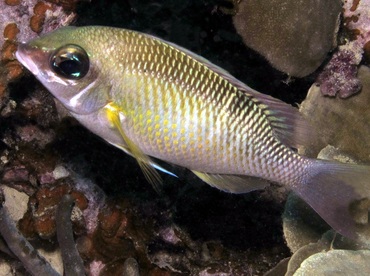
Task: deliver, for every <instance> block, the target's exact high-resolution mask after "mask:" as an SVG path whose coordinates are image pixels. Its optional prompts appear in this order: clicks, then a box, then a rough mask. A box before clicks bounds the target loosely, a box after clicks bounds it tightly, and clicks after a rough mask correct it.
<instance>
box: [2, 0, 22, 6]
mask: <svg viewBox="0 0 370 276" xmlns="http://www.w3.org/2000/svg"><path fill="white" fill-rule="evenodd" d="M20 3H21V0H5V4H7V5H8V6H17V5H19V4H20Z"/></svg>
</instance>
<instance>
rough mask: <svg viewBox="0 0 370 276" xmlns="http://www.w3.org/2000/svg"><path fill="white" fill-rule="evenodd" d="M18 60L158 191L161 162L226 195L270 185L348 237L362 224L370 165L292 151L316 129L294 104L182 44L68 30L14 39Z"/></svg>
mask: <svg viewBox="0 0 370 276" xmlns="http://www.w3.org/2000/svg"><path fill="white" fill-rule="evenodd" d="M16 57H17V59H18V61H19V62H21V63H22V64H23V65H24V66H25V67H26V68H27V69H28V70H29V71H30V72H31V73H32V74H33V75H34V76H35V77H36V78H37V79H38V80H39V81H40V82H41V83H42V84H43V85H44V86H45V87H46V88H47V89H48V90H49V91H50V93H51V94H52V95H54V97H55V98H56V99H58V100H59V101H60V102H61V103H62V104H63V105H64V106H65V107H66V108H67V109H68V110H69V112H70V113H71V115H72V116H73V117H75V118H76V119H77V120H78V121H79V122H80V123H81V124H82V125H83V126H85V127H86V128H88V129H89V130H90V131H91V132H93V133H95V134H96V135H98V136H100V137H102V138H103V139H104V140H106V141H107V142H108V143H110V144H112V145H114V146H115V147H117V148H119V149H121V150H123V151H125V152H126V153H127V154H129V155H131V156H132V157H134V158H135V159H136V160H137V162H138V164H139V166H140V167H141V169H142V171H143V172H144V174H145V176H146V178H147V179H148V181H149V182H150V183H152V184H153V186H154V187H155V188H156V189H160V185H161V181H162V180H161V176H160V174H159V173H158V170H159V171H163V172H167V173H169V174H172V175H174V174H173V173H171V172H170V170H169V169H166V168H164V166H163V165H161V164H160V162H167V163H169V164H173V165H175V166H180V167H183V168H186V169H189V170H191V171H192V172H193V173H194V174H195V175H196V176H198V177H199V178H200V179H202V180H203V181H204V182H206V183H208V184H209V185H211V186H213V187H215V188H218V189H220V190H223V191H225V192H229V193H247V192H250V191H254V190H259V189H263V188H265V187H266V185H268V184H267V183H269V182H274V183H278V184H280V185H283V186H286V187H288V188H289V189H291V190H292V191H293V192H295V193H296V194H297V195H298V196H300V197H301V198H302V199H303V200H304V201H305V202H307V203H308V204H309V205H310V206H311V207H312V208H313V209H314V210H315V211H316V212H317V213H318V214H319V215H320V216H321V217H322V218H323V219H324V220H325V221H326V222H327V223H328V224H329V225H330V226H331V227H332V228H333V229H334V230H335V231H337V232H338V233H340V234H342V235H344V236H346V237H349V238H351V239H360V238H361V237H362V236H361V235H362V234H363V232H364V229H369V223H368V212H369V210H368V207H363V206H369V205H366V204H364V202H368V200H369V199H370V167H369V166H366V165H349V164H342V163H337V162H332V161H325V160H319V159H313V158H308V157H305V156H302V155H299V154H298V153H297V150H296V149H297V148H298V147H299V146H300V145H305V144H307V143H310V141H312V140H311V139H314V138H315V131H313V130H312V128H311V127H310V126H309V124H308V123H307V121H306V120H305V119H304V118H302V116H301V115H300V113H299V111H298V110H297V108H295V107H293V106H291V105H289V104H286V103H284V102H282V101H280V100H278V99H275V98H273V97H270V96H268V95H265V94H262V93H259V92H258V91H256V90H254V89H252V88H251V87H249V86H248V85H246V84H244V83H242V82H241V81H239V80H237V79H236V78H235V77H233V76H232V75H231V74H230V73H228V72H227V71H226V70H223V69H222V68H220V67H219V66H217V65H215V64H213V63H211V62H210V61H208V60H207V59H205V58H203V57H201V56H199V55H197V54H195V53H192V52H191V51H189V50H187V49H185V48H183V47H181V46H178V45H176V44H174V43H171V42H167V41H165V40H163V39H161V38H158V37H155V36H152V35H149V34H144V33H141V32H137V31H133V30H127V29H121V28H113V27H104V26H83V27H72V26H69V27H64V28H61V29H58V30H56V31H54V32H51V33H49V34H46V35H44V36H42V37H40V38H36V39H34V40H31V41H29V42H26V43H21V44H20V45H19V46H18V50H17V52H16ZM266 180H267V181H266ZM358 212H361V215H362V216H361V218H362V219H361V220H360V219H358ZM364 217H365V219H363V218H364Z"/></svg>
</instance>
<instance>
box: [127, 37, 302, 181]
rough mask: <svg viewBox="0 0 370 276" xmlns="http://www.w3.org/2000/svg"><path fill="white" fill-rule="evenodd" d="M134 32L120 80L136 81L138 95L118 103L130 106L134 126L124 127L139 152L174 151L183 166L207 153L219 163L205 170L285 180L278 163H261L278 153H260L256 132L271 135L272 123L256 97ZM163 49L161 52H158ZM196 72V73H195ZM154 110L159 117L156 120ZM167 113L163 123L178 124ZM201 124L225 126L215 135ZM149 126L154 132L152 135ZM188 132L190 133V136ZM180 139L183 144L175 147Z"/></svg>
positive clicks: (204, 160)
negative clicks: (125, 74) (152, 64)
mask: <svg viewBox="0 0 370 276" xmlns="http://www.w3.org/2000/svg"><path fill="white" fill-rule="evenodd" d="M134 38H137V39H136V41H135V40H134V39H133V38H131V41H130V43H132V44H133V45H135V46H134V47H131V49H133V50H132V52H133V54H131V56H130V53H131V51H130V50H128V52H127V53H126V55H127V57H125V59H126V60H127V63H128V64H130V66H128V67H127V68H130V72H129V74H128V75H130V76H132V77H131V79H130V78H128V80H127V81H125V82H124V83H130V82H132V83H134V84H136V88H135V91H142V92H141V93H139V95H140V97H137V99H133V98H131V101H130V100H128V101H127V106H126V107H124V109H129V108H130V107H129V106H135V107H136V108H135V110H133V111H131V112H130V114H131V116H130V117H132V118H133V121H134V123H133V125H135V126H136V127H135V128H134V129H132V130H131V129H130V127H127V128H126V132H127V135H128V136H129V137H130V138H131V139H132V140H133V141H134V142H135V143H136V144H138V145H140V146H141V149H142V150H143V151H144V152H146V153H148V154H149V155H151V156H154V157H157V158H159V159H164V157H166V158H167V160H168V156H169V155H174V156H173V159H170V160H168V161H170V162H172V163H175V164H178V163H180V161H181V165H185V166H187V167H188V168H196V167H199V166H202V167H203V168H204V167H207V166H208V162H209V158H210V157H211V156H212V157H213V158H212V159H213V160H218V163H219V164H217V165H216V166H215V164H212V168H209V169H208V172H219V173H226V174H245V173H248V174H253V175H257V176H261V177H265V178H269V179H276V177H279V180H280V181H285V182H288V181H289V180H290V179H288V180H287V179H284V177H286V175H276V174H275V172H276V171H279V168H274V166H269V170H266V168H265V167H264V166H263V164H265V163H267V162H268V160H269V159H271V157H272V156H273V155H272V154H279V153H278V152H277V151H274V152H269V151H267V150H266V151H265V152H266V154H263V152H264V151H261V150H259V148H258V147H259V145H262V142H261V143H259V139H258V137H262V138H263V137H264V136H266V135H267V136H271V137H272V129H271V127H270V125H269V123H268V121H267V120H266V116H263V112H262V110H261V109H260V108H259V107H258V104H257V103H256V102H254V101H252V100H251V99H250V97H249V96H247V95H246V94H245V93H243V92H241V91H239V90H238V89H237V88H235V87H234V86H232V85H231V84H230V83H229V82H228V81H227V80H225V79H224V78H222V77H221V76H220V75H218V74H216V73H215V72H213V71H211V70H210V69H209V68H207V67H205V66H204V65H202V64H200V63H199V62H198V61H196V60H194V59H192V58H190V57H189V56H186V55H184V54H182V53H181V52H179V51H178V50H177V49H175V48H173V47H170V46H168V45H167V44H163V43H161V42H159V41H155V42H154V43H153V41H152V40H150V39H147V38H145V37H141V36H135V37H134ZM149 45H150V46H152V47H155V49H154V50H152V52H151V53H150V52H149V51H148V46H149ZM164 53H165V54H166V55H163V54H164ZM161 57H162V58H161ZM151 60H154V61H160V62H159V63H158V62H157V63H156V66H155V67H154V68H151V67H150V66H148V63H149V62H150V61H151ZM189 68H190V69H191V70H192V71H193V72H197V73H195V74H193V75H194V77H192V76H191V74H190V73H189V74H185V73H184V72H189ZM126 70H127V69H126ZM197 75H198V76H201V77H199V78H198V79H197V78H196V76H197ZM170 79H171V80H177V81H174V82H173V85H171V86H170V87H168V86H167V87H166V85H168V83H169V82H168V80H170ZM129 87H130V84H129V85H128V87H125V86H123V87H122V90H126V91H129V90H130V89H129ZM144 98H146V99H144ZM148 98H153V99H159V98H161V100H160V101H154V106H149V105H148V103H149V99H148ZM220 101H221V105H220V104H219V103H220ZM176 102H182V103H183V104H184V106H185V107H186V108H183V109H178V108H177V105H176ZM121 104H122V103H121ZM138 107H140V108H138ZM140 110H144V111H140ZM145 110H158V111H161V112H163V110H166V114H163V113H157V114H155V113H152V114H151V115H150V116H147V114H146V113H145ZM215 110H216V111H215ZM175 114H177V115H175ZM215 114H217V115H218V116H215ZM155 115H158V116H159V117H160V118H162V120H159V121H156V120H155V119H154V117H155ZM220 115H221V116H220ZM138 117H141V119H140V123H136V122H137V120H138ZM181 118H190V119H192V118H196V120H195V119H192V120H188V121H186V119H185V120H181ZM169 119H173V121H170V123H168V124H170V125H177V126H179V127H177V128H175V129H171V128H169V127H168V124H166V123H165V122H166V121H168V120H169ZM148 121H149V122H152V123H148ZM191 122H192V123H194V126H195V129H194V128H189V126H190V124H191ZM216 122H217V123H216ZM158 124H159V127H158ZM156 125H157V128H156ZM184 125H185V126H187V127H186V129H187V132H186V133H183V134H182V133H181V128H185V127H184ZM198 125H199V128H198V129H197V128H196V126H198ZM207 125H220V126H221V129H225V130H227V132H225V131H224V133H223V135H215V133H214V132H213V131H214V130H213V129H210V130H208V131H206V129H207V128H206V127H205V126H207ZM124 129H125V127H124ZM148 130H151V131H148ZM159 130H160V131H159ZM131 132H133V134H131ZM153 132H157V135H155V134H154V133H153ZM189 132H190V134H191V133H194V136H195V137H194V139H193V138H192V137H191V136H192V135H189ZM189 136H190V137H189ZM138 137H139V138H138ZM174 137H176V139H175V141H176V143H173V140H174ZM250 137H253V138H250ZM181 138H184V140H183V143H178V141H179V140H181ZM220 141H227V142H226V145H224V146H223V147H221V142H220ZM250 141H253V143H250ZM207 142H208V145H207ZM181 144H182V145H186V147H184V148H181ZM275 144H279V143H278V142H276V143H275ZM262 148H263V147H262ZM278 148H279V150H281V151H283V152H284V151H290V150H289V149H286V148H285V147H284V146H283V145H281V146H280V147H278ZM282 156H283V157H284V155H282ZM184 159H185V160H184ZM253 164H254V165H253ZM277 164H278V163H277ZM296 164H299V162H296ZM281 165H284V164H281ZM225 168H227V169H225ZM206 169H207V168H206ZM280 178H281V179H280Z"/></svg>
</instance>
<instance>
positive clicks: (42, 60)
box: [16, 27, 109, 114]
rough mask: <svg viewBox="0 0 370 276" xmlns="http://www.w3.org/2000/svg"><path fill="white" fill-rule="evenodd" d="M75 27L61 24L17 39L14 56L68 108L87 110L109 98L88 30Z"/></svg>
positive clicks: (83, 111) (94, 110)
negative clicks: (27, 39) (26, 39)
mask: <svg viewBox="0 0 370 276" xmlns="http://www.w3.org/2000/svg"><path fill="white" fill-rule="evenodd" d="M79 29H80V28H77V27H65V28H61V29H59V30H57V31H54V32H52V33H50V34H47V35H45V36H42V37H40V38H37V39H34V40H32V41H30V42H28V43H21V44H19V46H18V50H17V52H16V57H17V59H18V61H19V62H21V63H22V64H23V65H24V66H25V67H26V68H27V69H28V70H29V71H30V72H31V73H32V74H34V75H35V77H36V78H37V79H38V80H39V81H40V82H41V83H42V84H43V85H44V86H45V87H46V88H47V89H48V90H49V91H50V92H51V93H52V94H53V95H54V96H55V97H56V98H57V99H58V100H59V101H61V103H62V104H63V105H64V106H65V107H66V108H67V109H68V110H70V111H71V112H73V113H76V114H90V113H93V112H96V111H97V110H99V109H100V108H102V107H103V106H104V105H106V104H107V102H108V101H109V95H108V92H109V91H108V90H109V84H107V83H102V78H101V77H100V74H101V72H102V68H101V64H100V62H99V59H97V58H96V56H97V55H98V54H99V53H97V51H96V48H94V45H93V43H90V42H91V38H90V39H88V37H89V33H86V32H83V31H81V30H79ZM102 91H104V92H103V93H102ZM105 92H106V93H105Z"/></svg>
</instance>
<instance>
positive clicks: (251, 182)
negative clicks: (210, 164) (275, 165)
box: [192, 171, 269, 194]
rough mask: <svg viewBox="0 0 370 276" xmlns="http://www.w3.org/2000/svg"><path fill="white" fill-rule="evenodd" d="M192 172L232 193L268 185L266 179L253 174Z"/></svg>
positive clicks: (218, 187) (212, 184)
mask: <svg viewBox="0 0 370 276" xmlns="http://www.w3.org/2000/svg"><path fill="white" fill-rule="evenodd" d="M192 172H193V173H194V174H195V175H196V176H198V177H199V178H200V179H202V180H203V181H204V182H206V183H207V184H209V185H211V186H212V187H215V188H217V189H220V190H222V191H225V192H229V193H234V194H241V193H248V192H251V191H255V190H261V189H264V188H265V187H266V186H268V185H269V183H268V182H267V181H266V180H264V179H262V178H258V177H253V176H247V175H243V176H241V175H230V174H209V173H203V172H198V171H192Z"/></svg>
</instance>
